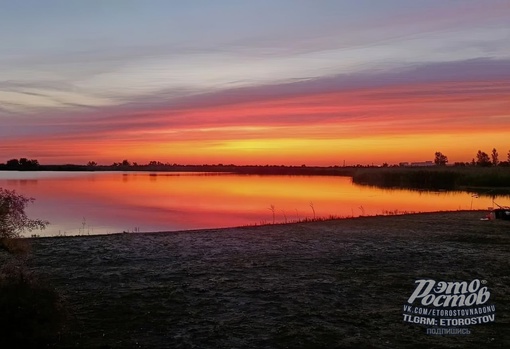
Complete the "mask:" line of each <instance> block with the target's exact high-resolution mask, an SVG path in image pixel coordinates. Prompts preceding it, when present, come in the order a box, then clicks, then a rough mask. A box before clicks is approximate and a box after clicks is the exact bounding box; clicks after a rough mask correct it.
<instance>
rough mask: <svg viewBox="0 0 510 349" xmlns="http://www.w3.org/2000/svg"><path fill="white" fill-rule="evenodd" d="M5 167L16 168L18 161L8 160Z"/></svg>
mask: <svg viewBox="0 0 510 349" xmlns="http://www.w3.org/2000/svg"><path fill="white" fill-rule="evenodd" d="M6 165H7V167H9V168H17V167H19V160H18V159H11V160H8V161H7V163H6Z"/></svg>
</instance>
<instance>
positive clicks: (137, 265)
mask: <svg viewBox="0 0 510 349" xmlns="http://www.w3.org/2000/svg"><path fill="white" fill-rule="evenodd" d="M482 212H483V211H482ZM480 213H481V212H480V211H454V212H452V211H444V212H435V213H418V214H406V215H399V216H370V217H360V218H354V219H342V220H330V221H322V222H310V223H297V224H275V225H267V226H253V227H237V228H236V227H233V228H227V229H201V230H191V231H190V230H186V231H180V232H171V233H165V232H163V233H161V232H159V233H158V232H156V233H134V234H114V235H102V236H95V238H94V239H53V240H49V239H47V238H44V239H34V240H33V241H32V242H31V245H32V254H31V255H30V256H29V260H28V264H29V266H30V269H31V270H32V271H33V272H35V273H36V274H37V275H41V277H43V278H44V279H45V280H47V281H48V283H50V284H51V285H54V286H55V288H56V289H57V290H59V291H61V292H62V293H63V295H64V296H65V297H66V299H67V300H68V305H69V309H70V311H71V313H72V314H73V317H72V321H71V322H70V323H69V332H68V333H67V334H66V335H65V336H63V337H62V343H61V347H65V348H67V347H71V348H73V347H74V348H90V347H96V348H97V347H100V346H108V347H111V348H121V347H125V348H134V347H141V348H151V347H175V348H190V347H200V348H230V347H238V348H250V349H255V348H257V349H259V348H262V349H264V348H267V349H272V348H286V347H287V348H302V347H310V348H359V347H371V348H388V349H389V348H415V347H416V346H417V345H418V346H421V347H434V348H473V349H474V348H479V347H486V348H492V347H494V348H496V347H505V346H508V345H510V333H509V332H508V331H506V330H505V329H506V328H507V326H508V323H510V278H509V276H508V246H510V234H508V231H509V224H508V223H509V222H508V221H502V220H501V221H500V220H494V221H480ZM88 237H90V236H88ZM422 278H426V279H433V280H437V281H440V280H442V281H448V282H449V281H466V282H468V283H469V282H471V281H472V280H474V279H479V280H486V281H487V283H488V286H489V288H490V292H491V298H490V299H491V302H493V304H495V307H496V315H495V321H494V322H490V323H484V324H477V325H474V326H469V330H470V331H471V334H470V335H466V336H448V335H446V336H442V335H437V336H434V335H428V334H427V333H426V326H423V325H418V324H414V323H409V322H406V321H403V316H402V315H403V306H404V305H405V304H406V300H407V299H408V298H409V296H410V295H411V293H412V292H413V289H414V288H415V281H416V280H417V279H422Z"/></svg>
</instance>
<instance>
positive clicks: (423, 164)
mask: <svg viewBox="0 0 510 349" xmlns="http://www.w3.org/2000/svg"><path fill="white" fill-rule="evenodd" d="M435 165H436V164H435V163H434V161H418V162H411V166H412V167H427V166H435Z"/></svg>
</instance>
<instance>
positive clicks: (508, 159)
mask: <svg viewBox="0 0 510 349" xmlns="http://www.w3.org/2000/svg"><path fill="white" fill-rule="evenodd" d="M506 161H508V162H510V150H509V151H508V154H506Z"/></svg>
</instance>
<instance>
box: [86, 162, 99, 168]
mask: <svg viewBox="0 0 510 349" xmlns="http://www.w3.org/2000/svg"><path fill="white" fill-rule="evenodd" d="M87 166H89V167H94V166H97V162H95V161H89V162H87Z"/></svg>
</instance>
